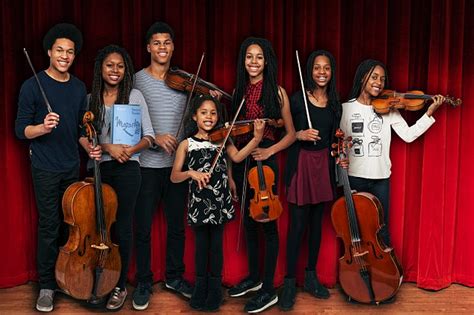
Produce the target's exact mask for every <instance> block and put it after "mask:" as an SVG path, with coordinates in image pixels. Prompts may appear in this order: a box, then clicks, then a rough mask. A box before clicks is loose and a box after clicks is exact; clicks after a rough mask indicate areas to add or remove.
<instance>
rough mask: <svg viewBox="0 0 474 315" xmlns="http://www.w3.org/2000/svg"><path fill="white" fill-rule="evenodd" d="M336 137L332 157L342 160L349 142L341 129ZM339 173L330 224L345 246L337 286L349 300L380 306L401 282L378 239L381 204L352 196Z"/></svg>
mask: <svg viewBox="0 0 474 315" xmlns="http://www.w3.org/2000/svg"><path fill="white" fill-rule="evenodd" d="M336 137H337V138H338V143H337V144H333V148H336V149H337V150H335V151H332V152H331V154H332V156H334V157H339V159H343V158H345V156H346V153H345V151H346V149H348V148H349V147H350V144H351V143H350V141H351V139H350V138H347V139H343V137H344V133H343V132H342V131H341V130H340V129H338V130H337V131H336ZM348 141H349V143H347V142H348ZM339 169H340V171H341V174H342V179H343V184H344V196H343V197H341V198H339V199H338V200H336V202H335V203H334V204H333V206H332V209H331V219H332V224H333V226H334V229H335V230H336V234H337V236H338V237H339V238H341V239H342V241H343V243H344V255H343V256H342V257H340V258H339V283H340V284H341V287H342V289H343V291H344V292H345V293H346V294H347V295H348V296H349V299H354V300H356V301H358V302H361V303H371V304H379V303H380V302H383V301H385V300H388V299H390V298H391V297H393V296H395V294H396V293H397V291H398V289H399V288H400V285H401V283H402V279H403V271H402V267H401V265H400V263H399V262H398V259H397V257H396V256H395V253H394V252H393V249H392V248H390V247H388V246H386V245H385V244H384V243H383V241H382V239H381V238H380V237H379V235H378V232H379V231H380V229H381V227H382V224H383V222H384V221H383V211H382V205H381V203H380V201H379V200H378V199H377V198H376V197H375V196H374V195H372V194H369V193H366V192H356V193H353V192H352V191H351V188H350V185H349V177H348V175H347V170H346V169H343V168H341V167H340V168H339Z"/></svg>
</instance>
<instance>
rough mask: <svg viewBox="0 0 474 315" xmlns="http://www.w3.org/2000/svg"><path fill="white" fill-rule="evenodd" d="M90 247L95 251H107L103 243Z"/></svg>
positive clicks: (107, 247)
mask: <svg viewBox="0 0 474 315" xmlns="http://www.w3.org/2000/svg"><path fill="white" fill-rule="evenodd" d="M91 247H92V248H95V249H100V250H106V249H109V246H107V245H105V244H104V243H100V245H95V244H92V245H91Z"/></svg>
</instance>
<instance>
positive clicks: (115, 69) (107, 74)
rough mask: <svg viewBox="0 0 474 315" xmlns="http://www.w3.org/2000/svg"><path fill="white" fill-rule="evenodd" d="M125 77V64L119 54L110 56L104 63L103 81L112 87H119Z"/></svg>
mask: <svg viewBox="0 0 474 315" xmlns="http://www.w3.org/2000/svg"><path fill="white" fill-rule="evenodd" d="M124 75H125V62H124V61H123V57H122V55H121V54H119V53H111V54H109V55H108V56H107V57H106V58H105V59H104V61H103V62H102V79H104V82H105V84H106V85H109V86H110V87H114V86H118V85H119V83H120V82H121V81H122V80H123V78H124Z"/></svg>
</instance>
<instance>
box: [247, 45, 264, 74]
mask: <svg viewBox="0 0 474 315" xmlns="http://www.w3.org/2000/svg"><path fill="white" fill-rule="evenodd" d="M264 68H265V56H264V55H263V50H262V48H261V47H260V46H259V45H257V44H252V45H250V46H249V47H247V51H246V53H245V69H246V70H247V73H248V74H249V78H250V80H251V81H255V82H256V81H259V80H261V79H263V69H264Z"/></svg>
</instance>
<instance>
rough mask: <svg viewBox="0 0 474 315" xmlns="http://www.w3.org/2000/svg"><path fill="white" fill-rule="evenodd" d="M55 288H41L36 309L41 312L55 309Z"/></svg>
mask: <svg viewBox="0 0 474 315" xmlns="http://www.w3.org/2000/svg"><path fill="white" fill-rule="evenodd" d="M53 299H54V290H50V289H41V290H40V293H39V296H38V299H37V300H36V309H37V310H38V311H40V312H51V311H52V310H53Z"/></svg>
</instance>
